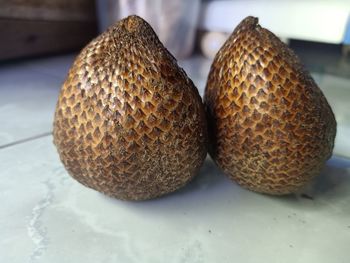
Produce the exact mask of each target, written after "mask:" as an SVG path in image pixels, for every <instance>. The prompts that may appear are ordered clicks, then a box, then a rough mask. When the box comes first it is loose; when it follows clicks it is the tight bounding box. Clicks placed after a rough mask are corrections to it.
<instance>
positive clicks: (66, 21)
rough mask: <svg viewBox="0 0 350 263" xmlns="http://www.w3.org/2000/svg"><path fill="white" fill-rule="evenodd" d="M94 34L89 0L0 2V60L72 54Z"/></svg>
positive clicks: (94, 23) (91, 3) (93, 11)
mask: <svg viewBox="0 0 350 263" xmlns="http://www.w3.org/2000/svg"><path fill="white" fill-rule="evenodd" d="M96 34H97V23H96V14H95V2H94V1H92V0H88V1H86V0H72V1H69V0H52V1H47V0H29V1H24V0H10V1H1V2H0V36H1V41H0V59H1V60H8V59H14V58H21V57H28V56H34V55H44V54H51V53H59V52H62V51H74V50H78V49H80V48H82V47H83V46H84V45H85V44H86V43H87V42H88V41H89V40H91V38H93V37H94V36H95V35H96Z"/></svg>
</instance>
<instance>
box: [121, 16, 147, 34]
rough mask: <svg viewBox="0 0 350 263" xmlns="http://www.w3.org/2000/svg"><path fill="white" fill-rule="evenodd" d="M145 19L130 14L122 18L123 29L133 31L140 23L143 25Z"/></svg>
mask: <svg viewBox="0 0 350 263" xmlns="http://www.w3.org/2000/svg"><path fill="white" fill-rule="evenodd" d="M145 23H146V21H145V20H144V19H143V18H141V17H139V16H138V15H130V16H128V17H126V18H125V19H124V26H125V29H126V30H127V31H129V32H135V31H136V30H137V29H138V28H140V26H141V25H144V24H145Z"/></svg>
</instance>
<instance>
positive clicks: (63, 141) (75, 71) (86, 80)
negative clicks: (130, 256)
mask: <svg viewBox="0 0 350 263" xmlns="http://www.w3.org/2000/svg"><path fill="white" fill-rule="evenodd" d="M53 134H54V143H55V145H56V147H57V150H58V153H59V155H60V158H61V160H62V162H63V164H64V166H65V167H66V169H67V170H68V172H69V173H70V175H71V176H72V177H73V178H75V179H76V180H78V181H79V182H80V183H82V184H84V185H85V186H88V187H90V188H93V189H95V190H97V191H100V192H102V193H105V194H107V195H110V196H113V197H116V198H119V199H125V200H144V199H150V198H154V197H158V196H161V195H163V194H166V193H169V192H172V191H175V190H176V189H178V188H180V187H182V186H184V185H185V184H186V183H187V182H189V181H190V180H191V179H192V178H193V177H194V175H195V174H196V173H197V171H198V170H199V168H200V166H201V164H202V162H203V161H204V159H205V156H206V153H207V141H208V138H207V126H206V119H205V113H204V106H203V104H202V101H201V98H200V96H199V94H198V91H197V89H196V87H195V86H194V85H193V83H192V81H191V80H190V79H189V78H188V77H187V75H186V74H185V72H184V71H183V70H182V69H181V68H179V67H178V65H177V62H176V60H175V59H174V57H173V56H172V55H171V54H170V53H169V52H168V51H167V50H166V49H165V48H164V46H163V45H162V44H161V43H160V41H159V39H158V37H157V36H156V34H155V33H154V31H153V30H152V28H151V27H150V25H148V24H147V22H145V21H144V20H143V19H141V18H139V17H137V16H130V17H128V18H126V19H124V20H121V21H119V22H118V23H116V24H115V25H114V26H112V27H110V28H109V29H108V30H107V31H106V32H105V33H103V34H102V35H100V36H99V37H97V38H96V39H94V40H93V41H92V42H91V43H89V44H88V45H87V46H86V47H85V48H84V49H83V50H82V52H81V53H80V54H79V56H78V57H77V58H76V60H75V62H74V64H73V66H72V67H71V69H70V71H69V74H68V77H67V79H66V80H65V82H64V84H63V87H62V90H61V93H60V96H59V100H58V103H57V107H56V113H55V120H54V133H53Z"/></svg>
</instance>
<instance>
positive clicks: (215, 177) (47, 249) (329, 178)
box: [0, 56, 350, 263]
mask: <svg viewBox="0 0 350 263" xmlns="http://www.w3.org/2000/svg"><path fill="white" fill-rule="evenodd" d="M72 58H73V56H63V57H55V58H51V59H40V60H36V61H29V62H28V61H27V62H24V63H17V64H15V65H5V66H2V67H0V85H1V89H0V120H1V123H2V125H1V128H0V198H1V200H2V209H1V210H0V262H13V263H17V262H18V263H22V262H45V263H54V262H86V263H88V262H191V263H200V262H202V263H204V262H245V263H253V262H267V263H274V262H276V263H277V262H286V263H289V262H291V263H292V262H293V263H301V262H306V263H310V262H317V263H322V262H325V263H330V262H335V263H342V262H343V263H347V262H349V258H350V250H349V248H348V247H349V242H350V205H349V203H350V159H348V158H345V157H346V156H347V157H350V148H349V145H350V143H349V138H347V136H348V134H349V132H347V131H349V130H350V129H349V127H350V114H349V112H347V111H346V110H347V109H348V100H349V98H350V88H349V80H346V79H340V78H336V77H333V76H325V75H317V74H315V75H314V76H315V78H316V81H317V82H319V83H320V85H321V84H322V85H323V86H321V87H323V89H324V92H325V94H326V96H327V98H328V99H329V101H330V103H331V104H332V106H333V109H334V111H335V113H336V117H337V120H338V135H337V142H336V148H335V155H334V156H333V158H332V159H331V160H330V161H328V163H327V166H326V167H325V169H324V170H323V171H322V173H321V175H320V176H319V177H318V178H316V180H315V181H314V182H313V184H312V185H310V186H309V187H308V189H307V190H305V192H304V195H292V196H286V197H272V196H267V195H260V194H256V193H253V192H250V191H247V190H244V189H242V188H240V187H239V186H237V185H236V184H234V183H232V182H231V181H230V180H229V179H227V178H226V177H225V176H224V175H223V174H222V173H221V172H220V171H219V170H218V169H217V168H216V167H215V165H214V164H213V163H212V161H210V160H209V159H207V160H206V162H205V164H204V166H203V167H202V169H201V172H200V174H199V175H198V176H197V177H196V178H195V180H194V181H193V182H191V183H190V184H189V185H188V186H186V187H185V188H183V189H181V190H180V191H177V192H175V193H173V194H170V195H168V196H165V197H163V198H159V199H155V200H150V201H144V202H125V201H119V200H116V199H112V198H109V197H106V196H104V195H102V194H100V193H98V192H96V191H93V190H90V189H87V188H85V187H83V186H81V185H80V184H79V183H77V182H76V181H74V180H73V179H71V178H70V177H69V176H68V174H67V172H66V171H65V170H64V168H63V166H62V164H61V162H60V161H59V158H58V155H57V153H56V150H55V148H54V146H53V144H52V137H51V135H50V134H49V133H50V132H51V129H52V127H51V126H52V124H51V123H52V117H53V110H54V106H55V102H56V99H57V94H58V90H59V87H60V85H61V82H62V80H63V78H64V75H65V73H66V71H67V69H68V67H69V65H70V63H71V61H72ZM182 65H183V66H184V67H185V69H186V71H187V72H188V74H189V75H190V76H191V77H192V79H193V80H194V82H195V83H196V84H197V86H198V87H199V88H200V91H201V93H202V91H203V88H204V84H205V77H204V76H205V74H206V73H207V70H208V66H209V65H210V62H209V61H206V60H203V59H201V58H193V59H191V60H188V61H184V62H182ZM347 129H349V130H347ZM340 155H342V156H345V157H339V156H340Z"/></svg>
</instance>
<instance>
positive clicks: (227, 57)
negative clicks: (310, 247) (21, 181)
mask: <svg viewBox="0 0 350 263" xmlns="http://www.w3.org/2000/svg"><path fill="white" fill-rule="evenodd" d="M204 103H205V107H206V111H207V115H208V125H209V128H210V131H209V137H210V142H211V143H210V146H209V153H210V155H211V157H212V158H213V159H214V161H215V162H216V163H217V165H218V166H219V167H220V168H221V169H222V170H223V171H224V172H225V173H226V174H227V175H228V176H229V177H230V178H231V179H233V180H234V181H236V182H237V183H238V184H240V185H242V186H243V187H245V188H248V189H250V190H253V191H256V192H260V193H267V194H275V195H282V194H288V193H293V192H296V191H298V190H299V189H300V188H302V186H304V185H305V184H306V183H308V182H309V181H310V180H311V179H312V178H313V177H314V176H316V175H317V174H319V172H320V170H321V169H322V167H323V165H324V163H325V161H326V160H327V159H328V158H329V157H330V156H331V154H332V150H333V146H334V139H335V134H336V121H335V118H334V115H333V112H332V110H331V108H330V106H329V104H328V102H327V100H326V98H325V97H324V95H323V93H322V91H321V90H320V89H319V88H318V86H317V85H316V83H315V82H314V80H313V79H312V77H311V76H310V74H309V73H308V72H307V71H306V70H305V69H304V67H303V66H302V64H301V62H300V61H299V59H298V58H297V57H296V55H295V54H294V53H293V51H292V50H290V49H289V48H288V47H287V46H286V45H285V44H284V43H282V42H281V41H280V40H279V39H278V38H277V37H276V36H275V35H274V34H272V33H271V32H270V31H268V30H266V29H264V28H262V27H261V26H260V25H258V19H257V18H254V17H247V18H245V19H244V20H243V21H242V22H241V23H240V24H239V25H238V26H237V28H236V29H235V30H234V32H233V33H232V35H231V36H230V37H229V39H228V40H227V41H226V42H225V44H224V45H223V46H222V47H221V49H220V51H219V52H218V53H217V54H216V57H215V59H214V61H213V64H212V66H211V69H210V73H209V76H208V81H207V86H206V90H205V98H204Z"/></svg>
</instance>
